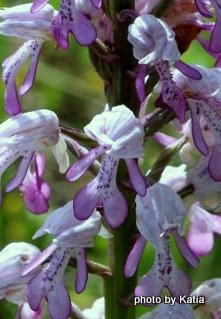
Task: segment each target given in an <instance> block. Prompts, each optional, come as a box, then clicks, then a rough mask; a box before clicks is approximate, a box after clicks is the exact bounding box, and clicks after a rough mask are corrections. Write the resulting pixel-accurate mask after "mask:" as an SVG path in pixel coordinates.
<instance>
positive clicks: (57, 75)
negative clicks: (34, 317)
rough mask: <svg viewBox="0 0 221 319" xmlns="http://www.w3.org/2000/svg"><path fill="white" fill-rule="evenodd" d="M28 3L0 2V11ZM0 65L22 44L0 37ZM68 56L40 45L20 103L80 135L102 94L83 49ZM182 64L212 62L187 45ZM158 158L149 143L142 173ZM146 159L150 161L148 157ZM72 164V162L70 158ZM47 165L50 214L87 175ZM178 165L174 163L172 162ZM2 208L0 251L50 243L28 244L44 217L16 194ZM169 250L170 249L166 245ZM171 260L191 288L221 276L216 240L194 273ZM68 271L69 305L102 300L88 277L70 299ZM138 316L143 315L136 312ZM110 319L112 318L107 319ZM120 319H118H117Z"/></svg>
mask: <svg viewBox="0 0 221 319" xmlns="http://www.w3.org/2000/svg"><path fill="white" fill-rule="evenodd" d="M58 2H59V1H58V0H54V1H50V3H51V4H53V5H54V7H55V8H58ZM22 3H28V1H24V0H20V1H15V0H10V1H6V0H5V1H3V0H0V7H4V6H12V5H18V4H22ZM0 39H1V42H0V43H1V45H0V63H2V62H3V61H4V59H5V58H7V57H8V56H9V55H10V54H12V53H13V52H14V51H15V50H16V49H17V48H18V46H19V45H20V44H21V43H22V40H18V39H14V38H7V37H3V36H1V37H0ZM70 44H71V45H70V50H69V51H62V50H60V49H57V48H56V47H55V44H53V43H49V42H48V43H45V44H44V45H43V49H42V52H41V58H40V63H39V67H38V72H37V76H36V81H35V84H34V86H33V88H32V90H31V91H30V92H29V93H28V94H26V95H25V96H24V97H22V98H21V103H22V106H23V110H25V111H31V110H37V109H39V108H46V109H51V110H53V111H55V112H56V113H57V115H58V117H59V119H60V121H61V123H63V124H65V125H68V126H73V127H75V128H80V129H82V128H83V127H84V125H85V124H87V123H88V122H89V121H90V119H91V118H92V117H93V116H94V115H95V114H97V113H100V112H101V111H102V110H103V108H104V106H105V98H104V94H103V83H102V81H101V79H100V78H99V77H98V75H97V74H96V72H95V71H94V69H93V67H92V66H91V64H90V61H89V57H88V52H87V49H86V48H82V47H79V46H78V45H76V43H75V42H74V40H73V38H72V37H71V39H70ZM183 59H184V60H185V61H186V62H188V63H196V64H201V65H204V66H208V67H211V66H212V65H213V60H212V59H211V58H210V57H209V56H208V55H207V54H205V53H204V51H203V50H202V49H201V48H200V46H199V45H198V44H197V43H193V45H192V46H191V48H190V49H189V50H188V52H187V53H186V54H185V55H184V56H183ZM26 70H27V65H26V66H24V68H23V69H22V71H21V72H20V73H19V76H18V84H19V83H21V82H22V79H23V78H24V75H25V72H26ZM3 97H4V85H3V82H2V80H1V81H0V103H1V107H0V119H1V122H2V121H3V120H4V119H5V118H6V115H5V113H4V107H3ZM159 152H160V147H159V146H158V145H156V144H155V143H154V142H151V141H148V143H147V145H146V154H147V156H146V160H145V162H144V163H143V165H142V170H143V172H144V173H145V172H146V171H147V169H148V168H149V167H150V166H151V164H152V163H153V162H154V160H155V159H156V157H157V155H158V154H159ZM149 154H151V156H150V155H149ZM72 160H73V158H72ZM48 161H49V163H50V164H49V165H47V172H46V174H45V179H46V180H47V181H49V183H50V185H51V187H52V197H51V200H50V211H53V210H54V209H56V208H57V207H59V206H62V205H64V204H65V203H66V202H67V201H69V200H71V199H72V197H73V195H74V193H75V192H76V191H77V190H78V189H79V188H80V187H82V185H83V184H85V183H86V182H87V181H89V180H90V179H91V176H90V174H85V175H84V176H83V177H81V179H80V181H79V182H76V183H71V184H69V183H68V182H67V181H66V180H65V176H64V175H63V176H62V175H60V174H59V173H58V168H57V165H56V163H55V161H54V159H53V158H52V156H51V154H48ZM174 163H175V164H177V165H178V163H179V162H178V159H177V158H175V159H174ZM16 167H17V164H16V165H14V166H12V167H11V168H10V169H8V170H7V172H6V173H5V174H4V175H3V178H2V185H3V187H2V188H3V192H4V187H5V185H6V183H7V181H9V179H10V177H11V176H13V174H14V173H15V169H16ZM3 198H4V200H3V206H2V208H1V216H0V249H2V248H3V247H4V246H5V245H7V244H9V243H10V242H14V241H27V242H32V243H33V244H35V245H37V246H39V248H41V249H43V248H44V247H46V245H47V244H48V243H49V242H50V238H48V237H47V236H45V237H46V238H42V239H39V240H36V241H32V239H31V238H32V236H33V234H34V233H35V231H36V230H37V229H38V228H39V227H40V226H41V225H42V222H43V221H44V219H45V215H44V216H35V215H32V214H30V213H28V212H27V211H26V209H25V207H24V205H23V200H22V197H21V194H20V193H19V191H13V192H12V193H9V194H4V196H3ZM172 245H173V244H172ZM173 247H174V248H173V249H174V253H175V260H176V262H177V264H178V265H179V266H180V267H181V268H182V269H183V270H185V271H186V272H188V273H189V274H190V275H191V276H192V278H193V285H194V287H196V286H198V285H199V284H200V283H201V282H202V281H204V280H207V279H210V278H213V277H220V276H221V269H220V268H221V267H220V266H221V258H220V249H219V247H221V237H217V238H216V241H215V249H214V250H213V252H212V253H211V254H210V255H209V256H208V257H204V258H202V259H201V262H200V266H199V267H198V268H197V269H195V270H194V269H190V267H188V265H187V264H186V263H185V262H184V261H183V259H182V258H181V257H180V256H179V254H178V253H177V251H176V250H175V246H174V245H173ZM88 256H89V258H91V259H94V260H97V261H99V262H103V263H107V243H106V240H105V239H102V238H98V239H96V240H95V249H89V250H88ZM153 256H154V254H153V251H152V249H151V248H150V247H148V248H147V250H146V252H145V254H144V256H143V259H142V260H143V262H142V264H141V266H140V273H141V274H145V273H146V272H147V270H148V269H149V268H150V266H151V264H152V262H153ZM74 272H75V271H74V270H73V269H68V271H67V272H66V275H65V276H66V282H67V285H68V287H69V290H70V291H71V295H72V299H73V301H74V302H75V303H76V304H78V305H79V307H80V308H86V307H90V306H91V305H92V303H93V301H94V300H95V299H96V298H98V297H100V296H102V280H100V279H99V278H98V277H95V276H94V275H90V277H89V281H88V286H87V288H86V290H85V292H84V293H82V294H81V295H77V294H76V293H74V289H73V287H74V278H75V275H74ZM138 308H139V309H138V311H139V313H143V312H144V311H145V310H146V309H143V308H142V307H138ZM15 311H16V306H14V305H11V304H9V303H8V302H6V301H3V302H1V303H0V319H2V318H4V319H11V318H13V315H14V314H15ZM113 319H114V318H113ZM122 319H123V318H122Z"/></svg>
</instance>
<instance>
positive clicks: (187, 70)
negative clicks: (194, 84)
mask: <svg viewBox="0 0 221 319" xmlns="http://www.w3.org/2000/svg"><path fill="white" fill-rule="evenodd" d="M175 66H176V68H177V69H178V70H179V71H180V72H181V73H183V74H184V75H186V76H187V77H190V78H192V79H194V80H201V79H202V75H201V73H200V72H199V71H197V70H196V69H194V68H193V67H192V66H189V65H188V64H186V63H184V62H183V61H180V60H179V61H177V62H176V63H175Z"/></svg>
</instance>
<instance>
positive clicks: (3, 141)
mask: <svg viewBox="0 0 221 319" xmlns="http://www.w3.org/2000/svg"><path fill="white" fill-rule="evenodd" d="M48 148H50V149H51V150H52V151H53V153H54V155H55V158H56V159H57V161H58V164H59V169H60V172H65V171H66V170H67V167H68V165H69V159H68V155H67V149H66V144H65V142H64V140H63V137H62V135H61V133H60V128H59V121H58V118H57V116H56V114H55V113H54V112H52V111H49V110H39V111H33V112H27V113H23V114H18V115H16V116H14V117H13V118H10V119H8V120H6V121H5V122H3V123H2V124H1V125H0V177H1V175H2V174H3V173H4V171H5V170H6V169H7V168H8V167H9V166H10V165H11V164H13V163H14V162H15V161H16V160H17V159H18V158H19V157H22V161H21V164H20V167H19V169H18V172H17V174H16V176H15V177H14V178H13V179H12V180H11V181H10V183H9V184H8V185H7V188H6V191H8V192H9V191H11V190H13V189H14V188H16V187H18V186H20V185H21V184H22V182H23V181H24V184H23V186H21V187H22V191H24V193H25V197H26V198H25V200H26V203H27V201H29V203H28V206H29V208H31V207H30V206H32V205H34V203H33V201H34V200H36V197H35V196H37V197H38V196H40V197H41V196H43V197H45V200H46V201H47V199H48V196H49V189H48V188H47V186H46V185H45V184H42V181H41V180H40V176H41V175H42V173H43V171H42V170H43V167H39V165H40V166H41V164H40V163H39V162H38V164H37V165H36V166H35V168H36V169H38V170H39V171H38V173H36V175H35V177H34V178H33V179H32V181H30V176H27V177H26V174H27V171H28V168H29V167H30V164H31V162H32V160H33V159H34V157H35V154H36V152H42V151H46V150H47V149H48ZM37 175H38V176H37ZM25 177H26V179H25ZM24 179H25V180H24ZM34 180H35V181H34ZM25 184H26V186H24V185H25ZM27 184H28V185H27ZM33 184H35V186H34V185H33ZM27 187H28V190H27ZM31 188H32V189H33V188H35V190H36V191H37V192H38V195H37V194H34V195H33V193H32V190H31ZM31 193H32V194H31ZM33 196H34V197H33ZM38 199H39V200H40V201H41V199H40V198H38ZM42 200H43V199H42ZM30 201H31V202H32V204H31V202H30ZM38 203H39V201H38ZM42 204H43V203H42ZM45 204H46V203H44V204H43V206H44V207H45Z"/></svg>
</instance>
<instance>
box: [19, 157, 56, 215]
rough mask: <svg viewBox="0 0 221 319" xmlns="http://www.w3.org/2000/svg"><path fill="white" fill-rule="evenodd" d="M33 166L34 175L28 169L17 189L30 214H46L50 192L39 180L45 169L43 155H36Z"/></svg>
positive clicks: (43, 182)
mask: <svg viewBox="0 0 221 319" xmlns="http://www.w3.org/2000/svg"><path fill="white" fill-rule="evenodd" d="M33 166H34V173H32V172H31V170H30V167H29V169H28V171H27V174H26V176H25V178H24V179H23V181H22V184H21V185H20V186H19V189H20V191H21V192H22V194H23V196H24V201H25V205H26V207H27V209H28V210H29V211H30V212H32V213H34V214H41V213H46V212H47V211H48V208H49V204H48V199H49V197H50V194H51V190H50V187H49V185H48V184H47V183H46V182H45V181H44V180H43V179H42V178H41V177H42V175H43V173H44V171H45V167H46V160H45V157H44V155H43V154H40V153H38V154H36V157H35V159H34V161H33Z"/></svg>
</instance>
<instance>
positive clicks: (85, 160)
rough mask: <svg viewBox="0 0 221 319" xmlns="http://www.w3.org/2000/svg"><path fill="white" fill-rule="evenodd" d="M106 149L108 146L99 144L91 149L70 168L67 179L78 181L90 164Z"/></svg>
mask: <svg viewBox="0 0 221 319" xmlns="http://www.w3.org/2000/svg"><path fill="white" fill-rule="evenodd" d="M106 150H107V148H106V147H105V146H98V147H96V148H95V149H93V150H91V151H90V152H89V153H88V154H86V155H84V156H83V157H82V158H81V159H80V160H78V161H77V162H76V163H75V164H73V165H72V166H71V168H70V169H69V170H68V172H67V175H66V177H67V179H68V180H69V181H76V180H77V179H78V178H79V177H81V176H82V175H83V174H84V173H85V172H86V170H87V169H88V168H89V167H90V165H91V164H92V163H93V162H94V161H95V160H96V159H97V158H98V157H99V156H101V155H102V154H103V153H104V152H105V151H106Z"/></svg>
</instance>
